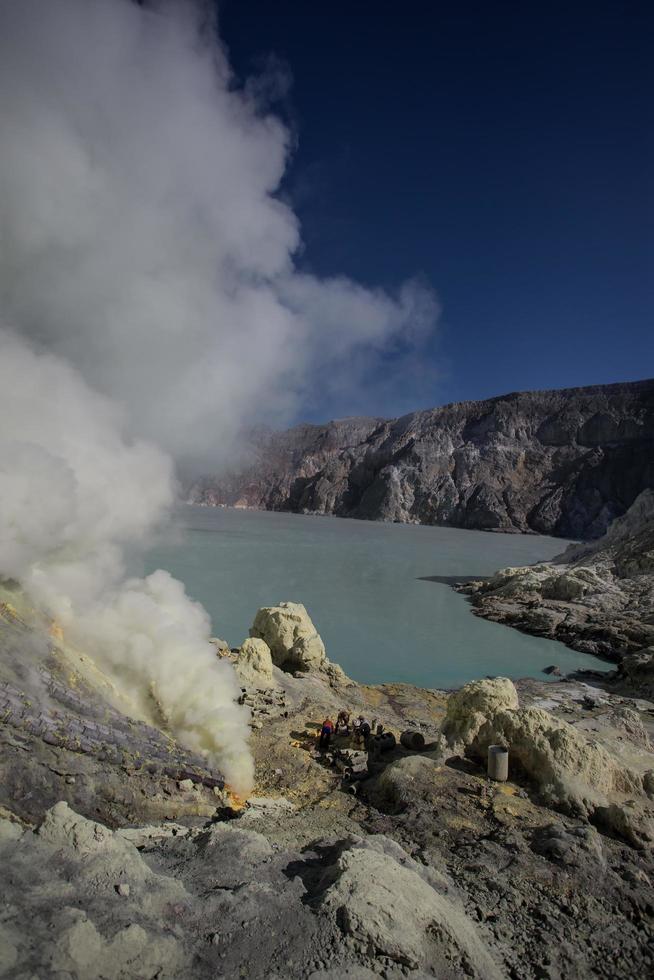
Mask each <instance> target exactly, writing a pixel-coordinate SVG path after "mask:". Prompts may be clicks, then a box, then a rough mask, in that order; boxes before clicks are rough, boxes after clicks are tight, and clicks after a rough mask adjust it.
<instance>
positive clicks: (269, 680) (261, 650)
mask: <svg viewBox="0 0 654 980" xmlns="http://www.w3.org/2000/svg"><path fill="white" fill-rule="evenodd" d="M234 668H235V670H236V673H237V674H238V676H239V679H240V681H241V683H242V684H244V685H245V687H256V688H267V687H274V685H275V681H274V679H273V661H272V655H271V653H270V647H269V646H268V644H267V643H266V641H265V640H261V639H259V638H258V637H253V636H251V637H248V639H247V640H245V641H244V643H243V644H242V646H241V647H240V649H239V651H238V654H237V656H236V660H235V661H234Z"/></svg>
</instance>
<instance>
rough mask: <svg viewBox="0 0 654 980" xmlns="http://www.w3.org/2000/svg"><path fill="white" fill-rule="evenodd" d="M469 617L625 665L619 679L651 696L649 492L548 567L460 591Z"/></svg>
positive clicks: (652, 539)
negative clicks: (468, 604)
mask: <svg viewBox="0 0 654 980" xmlns="http://www.w3.org/2000/svg"><path fill="white" fill-rule="evenodd" d="M460 590H461V591H462V592H465V593H467V594H468V595H470V596H471V597H472V604H473V608H474V611H475V613H477V615H479V616H484V617H485V618H486V619H492V620H494V621H496V622H501V623H506V624H507V625H510V626H515V627H517V628H518V629H521V630H524V631H525V632H527V633H535V634H536V635H538V636H546V637H550V638H552V639H556V640H560V641H561V642H563V643H566V644H568V646H571V647H573V648H574V649H575V650H581V651H583V652H584V653H593V654H595V655H598V656H603V657H606V658H608V659H609V660H613V661H617V662H620V661H622V660H623V658H626V657H629V656H630V655H634V654H637V655H638V659H637V660H636V659H634V660H630V661H629V662H627V661H625V666H624V673H625V677H629V676H630V677H631V679H632V680H633V681H634V682H636V683H637V684H639V685H640V687H641V690H642V691H643V693H645V694H647V693H648V692H651V689H652V687H654V685H653V683H652V678H653V677H654V670H653V668H652V662H651V651H650V652H649V653H648V651H647V649H646V648H648V647H652V646H654V490H645V491H643V493H641V494H640V495H639V496H638V498H637V499H636V500H635V501H634V503H633V504H632V506H631V507H630V509H629V510H628V512H627V513H626V514H625V515H624V516H623V517H621V518H619V519H617V520H616V521H615V522H614V523H613V524H612V525H611V527H610V528H609V530H608V532H607V533H606V535H605V536H604V537H603V538H601V539H600V540H598V541H594V542H592V543H590V544H585V545H580V546H571V547H570V548H568V549H567V550H566V551H565V552H564V553H563V554H562V555H559V556H558V557H557V558H555V559H554V560H553V561H551V562H541V563H539V564H537V565H529V566H527V567H525V568H505V569H503V570H502V571H500V572H498V573H497V574H496V575H494V576H493V577H492V578H491V579H487V580H483V581H479V582H469V583H466V584H463V585H461V586H460Z"/></svg>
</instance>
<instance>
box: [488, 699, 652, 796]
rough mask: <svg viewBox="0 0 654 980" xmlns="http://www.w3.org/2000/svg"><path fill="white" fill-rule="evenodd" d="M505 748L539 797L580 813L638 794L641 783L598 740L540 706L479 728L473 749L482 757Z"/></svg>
mask: <svg viewBox="0 0 654 980" xmlns="http://www.w3.org/2000/svg"><path fill="white" fill-rule="evenodd" d="M498 742H499V743H501V744H504V745H508V746H509V751H510V758H511V760H512V762H513V763H515V762H518V763H519V764H520V766H521V767H522V769H523V770H524V771H525V772H526V773H527V775H528V776H529V777H530V778H531V780H532V781H533V782H534V783H535V784H536V785H537V786H538V788H539V789H540V791H541V794H542V795H543V797H545V798H546V799H547V800H549V801H550V802H552V803H554V804H556V805H559V806H563V807H565V808H566V809H570V810H573V811H576V812H582V813H584V814H589V813H591V812H592V811H593V810H594V808H595V806H596V805H598V804H599V803H600V802H605V800H606V799H607V798H608V797H610V796H612V795H614V794H628V793H637V794H640V795H642V793H643V784H642V779H641V777H640V776H638V775H637V774H636V773H634V772H632V771H631V770H630V769H628V768H626V767H625V766H624V764H622V763H621V762H620V761H619V760H618V759H616V758H615V757H614V756H612V755H610V754H609V753H608V752H607V751H606V749H605V748H603V747H602V746H601V745H600V744H599V743H598V742H595V741H591V740H590V739H589V738H587V737H586V735H585V734H584V733H583V732H581V731H579V730H578V729H577V728H574V727H573V726H572V725H570V724H569V723H568V722H566V721H560V720H559V719H558V718H555V717H554V715H551V714H550V713H549V712H548V711H544V710H543V709H542V708H523V709H521V710H519V711H506V710H499V711H496V712H495V713H494V715H493V716H492V717H491V718H489V719H488V720H487V721H486V722H485V724H484V725H482V727H481V728H480V729H479V731H478V732H477V735H476V736H475V738H474V740H473V742H472V744H471V751H472V753H473V754H475V755H479V756H480V757H482V758H485V756H486V753H487V751H488V746H489V745H493V744H495V743H498Z"/></svg>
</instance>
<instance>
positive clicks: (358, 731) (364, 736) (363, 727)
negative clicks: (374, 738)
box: [354, 715, 371, 748]
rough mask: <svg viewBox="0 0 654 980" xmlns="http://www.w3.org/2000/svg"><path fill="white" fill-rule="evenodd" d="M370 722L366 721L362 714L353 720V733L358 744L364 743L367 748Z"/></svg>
mask: <svg viewBox="0 0 654 980" xmlns="http://www.w3.org/2000/svg"><path fill="white" fill-rule="evenodd" d="M370 731H371V729H370V722H369V721H366V719H365V718H364V717H363V715H359V717H358V718H357V719H356V721H355V722H354V735H355V737H356V739H357V741H358V742H359V744H360V745H364V746H365V748H368V742H369V741H370Z"/></svg>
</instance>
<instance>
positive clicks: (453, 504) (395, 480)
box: [189, 381, 654, 538]
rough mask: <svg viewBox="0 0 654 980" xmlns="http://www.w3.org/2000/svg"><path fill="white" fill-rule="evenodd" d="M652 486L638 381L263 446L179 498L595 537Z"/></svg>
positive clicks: (325, 430)
mask: <svg viewBox="0 0 654 980" xmlns="http://www.w3.org/2000/svg"><path fill="white" fill-rule="evenodd" d="M652 485H654V381H641V382H634V383H631V384H615V385H604V386H596V387H591V388H569V389H565V390H561V391H537V392H518V393H514V394H510V395H504V396H501V397H498V398H492V399H489V400H488V401H482V402H461V403H458V404H453V405H446V406H444V407H443V408H436V409H431V410H428V411H420V412H413V413H412V414H410V415H405V416H403V417H402V418H399V419H391V420H384V419H368V418H353V419H345V420H342V421H336V422H329V423H327V424H326V425H302V426H298V427H296V428H294V429H290V430H288V431H287V432H281V433H271V434H270V435H268V436H267V437H261V436H260V437H259V439H258V441H257V444H256V445H255V446H253V449H252V461H251V463H250V464H249V465H248V466H246V467H244V468H242V469H241V470H240V471H239V472H235V473H231V474H229V475H226V476H221V477H220V478H218V477H211V476H209V477H205V478H203V479H201V480H199V481H198V482H197V483H196V484H195V485H194V486H193V487H192V488H191V490H190V493H189V499H190V500H191V501H192V502H194V503H201V504H206V505H214V506H216V505H221V504H227V505H236V506H244V507H254V508H260V509H266V510H289V511H299V512H312V513H319V514H336V515H338V516H341V517H358V518H364V519H368V520H385V521H402V522H412V523H421V524H446V525H451V526H454V527H464V528H474V529H480V530H499V531H535V532H537V533H540V534H553V535H561V536H563V537H574V538H594V537H599V536H600V535H601V534H603V533H604V532H605V531H606V528H607V527H608V525H609V524H610V522H611V521H612V520H613V519H614V518H615V517H617V516H620V515H621V514H623V513H624V512H625V511H626V510H627V508H628V507H629V506H630V505H631V503H632V502H633V501H634V500H635V498H636V497H637V495H638V494H639V493H640V492H641V490H643V489H645V488H646V487H648V486H652Z"/></svg>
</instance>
